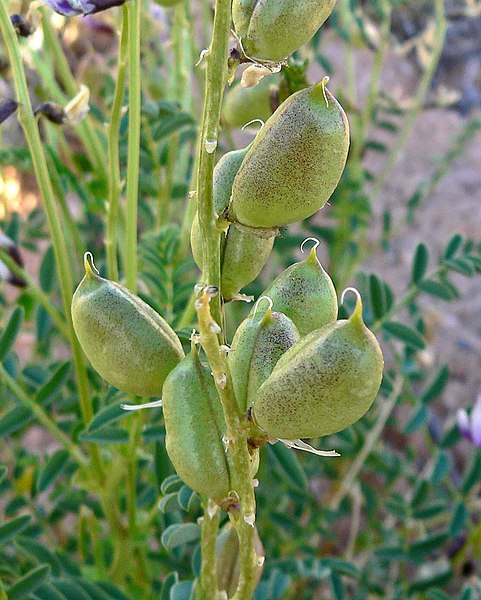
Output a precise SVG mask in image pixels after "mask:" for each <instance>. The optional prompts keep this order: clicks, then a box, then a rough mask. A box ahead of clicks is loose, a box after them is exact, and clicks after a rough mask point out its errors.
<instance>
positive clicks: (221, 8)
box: [197, 0, 231, 323]
mask: <svg viewBox="0 0 481 600" xmlns="http://www.w3.org/2000/svg"><path fill="white" fill-rule="evenodd" d="M230 19H231V3H230V0H217V1H216V5H215V18H214V30H213V33H212V41H211V44H210V46H209V49H208V51H207V55H206V57H205V61H206V74H205V82H206V85H205V93H204V111H203V115H202V126H201V133H200V141H199V148H198V150H199V155H198V170H197V211H198V215H199V226H200V231H201V235H202V257H203V269H202V281H203V283H205V284H206V285H209V286H215V287H217V288H218V289H220V232H219V231H218V230H217V228H216V219H217V215H216V212H215V210H214V201H213V183H212V179H213V172H214V165H215V150H216V148H217V140H218V137H219V122H220V114H221V109H222V99H223V97H224V89H225V84H226V77H227V59H228V42H229V35H230ZM212 313H213V315H214V318H215V320H216V321H217V322H218V323H221V309H220V295H219V296H217V297H216V298H215V299H214V304H213V307H212Z"/></svg>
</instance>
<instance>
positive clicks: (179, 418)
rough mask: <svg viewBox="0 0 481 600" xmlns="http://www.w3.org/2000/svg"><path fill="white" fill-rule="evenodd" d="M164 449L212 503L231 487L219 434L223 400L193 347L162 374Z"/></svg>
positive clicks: (222, 425) (181, 473) (187, 480)
mask: <svg viewBox="0 0 481 600" xmlns="http://www.w3.org/2000/svg"><path fill="white" fill-rule="evenodd" d="M162 406H163V410H164V419H165V430H166V438H165V444H166V448H167V453H168V455H169V457H170V460H171V461H172V464H173V465H174V468H175V470H176V471H177V473H178V475H179V477H180V478H181V479H182V480H183V481H184V482H185V483H186V484H187V485H188V486H189V487H191V488H192V489H193V490H195V491H196V492H198V493H199V494H202V495H205V496H208V497H210V498H212V499H213V500H214V501H216V502H221V501H222V500H223V499H224V498H226V497H227V495H228V493H229V491H230V490H231V489H232V487H231V479H230V469H229V462H228V459H229V455H228V453H226V451H225V448H224V443H223V441H222V438H223V436H224V434H225V429H226V427H225V422H224V413H223V409H222V405H221V403H220V399H219V396H218V394H217V390H216V388H215V384H214V378H213V377H212V374H211V370H210V368H209V367H207V366H204V365H203V364H202V363H201V362H200V360H199V355H198V352H197V349H196V348H195V346H194V345H193V347H192V350H191V352H190V354H189V355H188V356H186V357H185V358H184V359H183V360H182V362H181V363H179V364H178V365H177V367H175V369H174V370H173V371H172V372H171V373H170V375H169V376H168V377H167V379H166V381H165V384H164V388H163V392H162Z"/></svg>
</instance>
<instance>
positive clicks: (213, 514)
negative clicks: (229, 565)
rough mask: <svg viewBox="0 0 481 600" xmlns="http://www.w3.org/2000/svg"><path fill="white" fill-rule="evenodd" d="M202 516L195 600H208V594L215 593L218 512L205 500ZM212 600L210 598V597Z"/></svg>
mask: <svg viewBox="0 0 481 600" xmlns="http://www.w3.org/2000/svg"><path fill="white" fill-rule="evenodd" d="M203 506H204V516H203V517H202V541H201V544H202V547H201V557H202V566H201V577H200V587H199V590H198V591H197V596H196V600H209V595H208V594H209V593H212V591H214V593H216V592H217V573H216V571H217V565H216V556H215V543H216V540H217V531H218V529H219V522H220V510H219V508H218V507H217V506H216V505H215V504H213V503H212V501H211V500H209V499H207V498H205V499H204V501H203ZM210 598H212V596H210Z"/></svg>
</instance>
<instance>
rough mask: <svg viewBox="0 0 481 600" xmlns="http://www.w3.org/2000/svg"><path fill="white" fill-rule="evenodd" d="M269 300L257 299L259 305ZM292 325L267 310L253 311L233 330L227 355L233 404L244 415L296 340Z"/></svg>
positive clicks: (297, 339) (295, 331)
mask: <svg viewBox="0 0 481 600" xmlns="http://www.w3.org/2000/svg"><path fill="white" fill-rule="evenodd" d="M266 301H269V302H270V300H269V298H264V297H263V298H260V299H259V300H258V301H257V304H256V307H255V308H257V307H258V305H259V303H262V302H266ZM299 339H300V336H299V332H298V330H297V327H296V326H295V325H294V323H293V322H292V321H291V319H289V317H286V315H284V314H282V313H280V312H273V311H272V310H271V307H269V308H268V309H267V311H266V312H265V313H264V314H263V315H262V314H257V313H256V312H255V311H254V312H253V313H252V314H251V316H249V317H247V319H245V320H244V321H243V322H242V323H241V324H240V325H239V327H238V328H237V331H236V333H235V335H234V339H233V340H232V346H231V349H230V352H229V355H228V361H229V369H230V372H231V375H232V380H233V385H234V391H235V394H236V399H237V402H238V404H239V406H240V408H241V410H242V412H245V411H246V410H247V409H248V408H249V407H250V406H252V402H253V399H254V397H255V395H256V392H257V390H258V389H259V387H260V385H261V384H262V383H264V381H265V380H266V379H267V378H268V377H269V375H270V374H271V373H272V370H273V369H274V367H275V365H276V363H277V361H278V360H279V359H280V358H281V356H282V355H283V354H284V353H285V352H286V351H287V350H288V349H289V348H291V346H293V345H294V344H295V343H296V342H297V341H299Z"/></svg>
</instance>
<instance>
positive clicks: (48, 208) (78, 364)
mask: <svg viewBox="0 0 481 600" xmlns="http://www.w3.org/2000/svg"><path fill="white" fill-rule="evenodd" d="M0 28H1V30H2V35H3V38H4V41H5V47H6V49H7V53H8V56H9V59H10V65H11V69H12V74H13V79H14V84H15V91H16V96H17V101H18V102H19V104H20V106H19V108H18V120H19V122H20V124H21V126H22V128H23V131H24V134H25V138H26V140H27V144H28V148H29V150H30V154H31V157H32V162H33V167H34V171H35V176H36V178H37V183H38V187H39V189H40V194H41V196H42V199H43V203H44V207H45V212H46V215H47V221H48V226H49V230H50V236H51V238H52V244H53V249H54V253H55V261H56V265H57V272H58V275H59V278H60V287H61V293H62V300H63V306H64V313H65V316H66V319H67V323H68V330H69V342H70V346H71V348H72V354H73V359H74V364H75V371H76V375H77V385H78V389H79V396H80V407H81V410H82V416H83V420H84V423H85V424H86V425H87V424H88V423H89V422H90V421H91V419H92V416H93V410H92V404H91V402H90V396H89V389H88V380H87V373H86V370H85V363H84V359H83V356H82V351H81V349H80V345H79V343H78V341H77V338H76V336H75V332H74V330H73V324H72V317H71V314H70V304H71V300H72V288H73V281H72V275H71V273H70V267H69V261H68V253H67V246H66V244H65V238H64V236H63V230H62V225H61V222H60V218H59V215H58V212H57V207H56V202H55V197H54V193H53V188H52V184H51V182H50V176H49V170H48V166H47V161H46V157H45V153H44V148H43V144H42V141H41V139H40V133H39V131H38V126H37V121H36V119H35V117H34V114H33V111H32V104H31V102H30V95H29V92H28V87H27V81H26V78H25V71H24V68H23V63H22V58H21V55H20V48H19V45H18V41H17V37H16V34H15V31H14V29H13V27H12V24H11V22H10V18H9V15H8V13H7V11H6V6H5V3H4V2H3V1H1V2H0Z"/></svg>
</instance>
